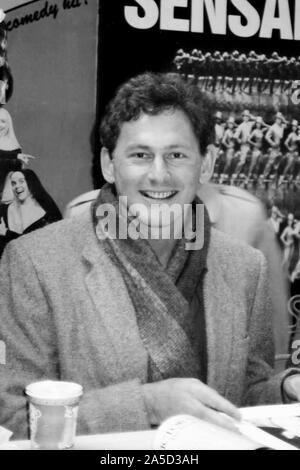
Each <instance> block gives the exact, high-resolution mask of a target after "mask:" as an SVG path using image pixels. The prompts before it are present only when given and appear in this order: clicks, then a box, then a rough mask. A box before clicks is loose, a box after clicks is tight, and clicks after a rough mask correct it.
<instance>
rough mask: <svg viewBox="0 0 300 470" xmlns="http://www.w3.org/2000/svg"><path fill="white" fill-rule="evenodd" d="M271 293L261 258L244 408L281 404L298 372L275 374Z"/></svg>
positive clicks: (250, 328) (250, 319)
mask: <svg viewBox="0 0 300 470" xmlns="http://www.w3.org/2000/svg"><path fill="white" fill-rule="evenodd" d="M268 292H269V289H268V281H267V266H266V261H265V258H264V257H263V255H260V269H259V276H258V280H257V286H256V291H255V296H254V299H253V303H252V308H251V311H250V313H249V315H250V318H249V338H250V344H249V355H248V365H247V373H246V386H245V393H244V399H243V406H251V405H260V404H275V403H282V402H283V401H284V399H285V397H284V394H283V384H284V380H285V378H286V377H288V376H290V375H291V374H293V373H297V372H298V371H297V369H287V370H285V371H284V372H281V373H279V374H276V375H275V374H274V371H273V366H274V344H273V328H272V303H271V300H270V298H269V295H268Z"/></svg>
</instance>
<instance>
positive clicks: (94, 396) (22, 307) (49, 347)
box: [0, 239, 150, 438]
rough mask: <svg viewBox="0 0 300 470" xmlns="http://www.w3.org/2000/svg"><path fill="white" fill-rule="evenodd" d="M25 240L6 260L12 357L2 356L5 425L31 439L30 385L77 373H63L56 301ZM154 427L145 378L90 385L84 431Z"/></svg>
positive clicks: (1, 305)
mask: <svg viewBox="0 0 300 470" xmlns="http://www.w3.org/2000/svg"><path fill="white" fill-rule="evenodd" d="M19 241H21V239H19ZM19 241H17V242H13V243H10V244H9V245H8V247H7V248H6V250H5V251H4V254H3V258H2V260H1V264H0V292H1V297H0V312H1V322H0V341H2V343H1V345H2V346H3V345H4V347H2V348H1V350H2V351H3V350H5V351H6V357H1V358H0V362H1V364H0V425H3V426H5V427H7V428H8V429H10V430H11V431H13V432H14V438H26V437H28V417H27V409H26V397H25V395H24V389H25V387H26V385H28V384H29V383H31V382H34V381H38V380H44V379H52V380H72V371H69V376H68V377H67V378H66V377H62V376H61V374H60V361H59V349H58V341H57V336H56V330H55V322H54V320H53V315H52V311H51V300H50V299H49V298H48V296H47V291H46V288H45V286H44V285H43V280H42V279H40V276H41V275H40V273H39V272H37V270H36V269H35V268H34V265H33V263H32V261H31V259H30V257H29V256H28V254H27V253H26V252H25V250H24V248H23V246H24V245H23V243H19ZM45 249H47V248H46V247H45ZM66 295H68V293H66ZM107 354H109V351H107ZM82 385H83V386H84V384H82ZM149 425H150V424H149V420H148V415H147V411H146V408H145V405H144V400H143V395H142V385H141V383H140V381H139V380H132V381H128V382H123V383H119V384H116V385H112V386H108V387H104V388H101V389H100V388H96V387H95V389H93V390H85V388H84V395H83V398H82V399H81V402H80V407H79V422H78V433H79V434H85V433H97V432H109V431H125V430H137V429H147V428H149Z"/></svg>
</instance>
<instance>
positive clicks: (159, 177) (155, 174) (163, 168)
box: [148, 155, 170, 183]
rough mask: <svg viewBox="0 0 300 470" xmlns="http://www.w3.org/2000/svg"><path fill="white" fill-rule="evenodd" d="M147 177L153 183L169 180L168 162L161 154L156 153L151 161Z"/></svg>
mask: <svg viewBox="0 0 300 470" xmlns="http://www.w3.org/2000/svg"><path fill="white" fill-rule="evenodd" d="M148 178H149V180H150V181H152V182H155V183H166V182H168V181H169V180H170V172H169V168H168V163H167V162H166V160H165V159H164V158H163V156H161V155H156V156H155V157H154V158H153V161H152V162H151V167H150V169H149V172H148Z"/></svg>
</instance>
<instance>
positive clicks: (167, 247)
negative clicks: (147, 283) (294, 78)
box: [148, 239, 177, 268]
mask: <svg viewBox="0 0 300 470" xmlns="http://www.w3.org/2000/svg"><path fill="white" fill-rule="evenodd" d="M148 242H149V244H150V246H151V248H152V249H153V251H154V252H155V254H156V256H157V257H158V259H159V261H160V263H161V264H162V266H163V267H164V268H165V267H166V266H167V264H168V262H169V259H170V257H171V253H172V251H173V248H174V246H175V244H176V243H177V240H174V239H171V240H154V239H149V240H148Z"/></svg>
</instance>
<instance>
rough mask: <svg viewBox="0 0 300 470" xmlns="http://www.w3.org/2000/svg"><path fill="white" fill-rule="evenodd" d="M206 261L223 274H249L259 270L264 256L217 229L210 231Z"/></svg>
mask: <svg viewBox="0 0 300 470" xmlns="http://www.w3.org/2000/svg"><path fill="white" fill-rule="evenodd" d="M208 259H209V261H210V263H211V264H212V265H215V266H216V267H217V268H218V269H220V270H223V271H224V272H226V271H228V272H230V271H234V272H236V273H238V272H240V273H241V274H242V273H243V272H249V271H255V272H257V271H258V270H260V269H261V264H262V263H263V262H264V255H263V254H262V252H261V251H260V250H257V249H256V248H253V247H252V246H250V245H249V244H248V243H246V242H243V241H241V240H238V239H236V238H233V237H232V236H231V235H229V234H227V233H224V232H221V231H220V230H218V229H214V228H212V229H211V239H210V246H209V255H208Z"/></svg>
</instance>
